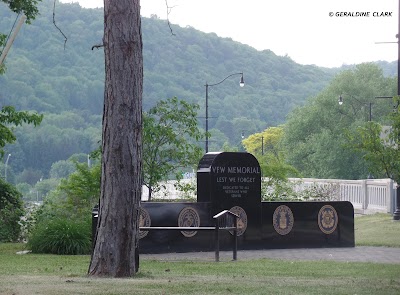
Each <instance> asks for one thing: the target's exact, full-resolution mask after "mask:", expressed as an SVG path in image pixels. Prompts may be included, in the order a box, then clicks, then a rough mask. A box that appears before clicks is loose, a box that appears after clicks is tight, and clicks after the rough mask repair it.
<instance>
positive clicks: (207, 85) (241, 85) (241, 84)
mask: <svg viewBox="0 0 400 295" xmlns="http://www.w3.org/2000/svg"><path fill="white" fill-rule="evenodd" d="M235 75H241V78H240V83H239V85H240V87H243V86H244V79H243V73H234V74H230V75H229V76H227V77H225V78H224V79H223V80H222V81H220V82H218V83H215V84H208V83H207V82H206V85H204V86H206V153H208V87H210V86H216V85H219V84H221V83H223V82H224V81H225V80H226V79H228V78H229V77H232V76H235Z"/></svg>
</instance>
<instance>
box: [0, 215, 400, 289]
mask: <svg viewBox="0 0 400 295" xmlns="http://www.w3.org/2000/svg"><path fill="white" fill-rule="evenodd" d="M355 228H356V243H357V245H370V244H369V243H370V241H374V240H379V241H380V243H379V245H380V246H391V247H400V242H399V237H397V239H396V238H393V239H392V238H391V239H381V236H386V235H389V234H390V235H397V236H399V235H400V222H393V221H391V218H390V216H389V215H385V214H378V215H373V216H363V217H357V218H356V220H355ZM371 228H375V230H371ZM371 235H377V236H376V237H375V238H373V237H371ZM358 239H360V242H359V241H358ZM373 245H376V244H373ZM23 247H24V245H22V244H0V295H5V294H7V295H12V294H14V295H25V294H29V295H31V294H45V295H50V294H57V295H64V294H116V295H117V294H121V295H123V294H246V295H247V294H400V265H395V264H372V263H347V262H332V261H312V262H311V261H281V260H272V259H258V260H246V261H245V260H242V261H241V260H239V261H236V262H219V263H215V262H199V261H196V262H191V261H179V262H173V261H154V260H145V259H142V260H141V262H140V272H139V274H138V275H137V276H135V278H131V279H95V278H89V277H87V276H86V272H87V268H88V265H89V260H90V257H89V256H59V255H38V254H27V255H17V254H15V253H16V252H17V251H20V250H24V248H23Z"/></svg>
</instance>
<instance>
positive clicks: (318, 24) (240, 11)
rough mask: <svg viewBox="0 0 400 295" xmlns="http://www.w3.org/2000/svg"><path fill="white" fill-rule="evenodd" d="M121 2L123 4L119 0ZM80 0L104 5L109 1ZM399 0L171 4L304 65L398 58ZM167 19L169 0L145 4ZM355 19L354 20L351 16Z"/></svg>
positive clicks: (207, 27)
mask: <svg viewBox="0 0 400 295" xmlns="http://www.w3.org/2000/svg"><path fill="white" fill-rule="evenodd" d="M115 1H118V0H115ZM61 2H79V3H80V5H81V6H83V7H87V8H93V7H102V6H103V0H73V1H71V0H61ZM398 2H399V1H398V0H397V1H396V0H301V1H299V0H168V5H169V6H170V7H173V8H172V10H171V12H170V14H169V20H170V22H171V23H173V24H178V25H180V26H182V27H185V26H192V27H194V28H196V29H198V30H200V31H203V32H206V33H209V32H214V33H216V34H217V35H218V36H220V37H230V38H232V39H233V40H235V41H238V42H240V43H243V44H248V45H250V46H252V47H254V48H256V49H258V50H264V49H270V50H272V51H273V52H274V53H275V54H277V55H288V56H290V57H291V58H292V59H293V60H294V61H296V62H297V63H300V64H315V65H318V66H324V67H339V66H341V65H343V64H358V63H361V62H369V61H377V60H386V61H390V62H391V61H394V60H397V44H396V43H388V44H376V43H377V42H397V38H396V34H397V32H398V28H399V25H398V19H399V3H398ZM152 14H156V15H157V16H158V17H159V18H161V19H166V18H167V8H166V0H142V1H141V15H142V16H145V17H149V16H150V15H152ZM351 15H352V16H351Z"/></svg>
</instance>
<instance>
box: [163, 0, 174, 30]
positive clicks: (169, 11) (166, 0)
mask: <svg viewBox="0 0 400 295" xmlns="http://www.w3.org/2000/svg"><path fill="white" fill-rule="evenodd" d="M165 6H166V7H167V22H168V27H169V30H170V31H171V35H172V36H175V33H174V32H173V31H172V28H171V23H170V22H169V14H170V13H171V10H172V8H174V7H175V6H171V7H170V6H168V0H165Z"/></svg>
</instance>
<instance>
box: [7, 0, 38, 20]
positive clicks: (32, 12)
mask: <svg viewBox="0 0 400 295" xmlns="http://www.w3.org/2000/svg"><path fill="white" fill-rule="evenodd" d="M1 1H2V2H4V3H6V4H7V5H8V7H9V8H10V9H11V10H12V11H13V12H15V13H23V14H25V15H26V17H27V21H28V22H29V21H30V20H32V19H34V18H35V17H36V15H37V14H38V13H39V10H38V8H37V6H38V4H39V2H40V1H41V0H1Z"/></svg>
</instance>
